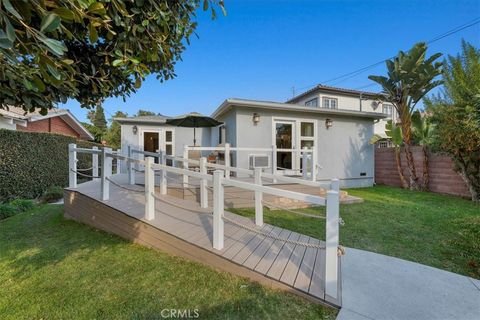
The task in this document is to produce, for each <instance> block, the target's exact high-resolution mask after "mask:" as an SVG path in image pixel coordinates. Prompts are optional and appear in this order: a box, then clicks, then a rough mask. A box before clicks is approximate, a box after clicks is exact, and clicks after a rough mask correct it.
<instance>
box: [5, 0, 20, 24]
mask: <svg viewBox="0 0 480 320" xmlns="http://www.w3.org/2000/svg"><path fill="white" fill-rule="evenodd" d="M2 1H3V6H4V7H5V9H6V10H7V11H8V12H10V13H11V14H13V15H14V16H15V17H16V18H17V19H18V20H22V16H21V15H20V13H18V11H17V10H15V8H14V7H13V6H12V3H11V2H10V0H2Z"/></svg>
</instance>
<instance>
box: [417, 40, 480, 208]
mask: <svg viewBox="0 0 480 320" xmlns="http://www.w3.org/2000/svg"><path fill="white" fill-rule="evenodd" d="M443 79H444V83H445V84H444V90H443V92H441V93H440V94H438V95H436V96H433V97H431V98H428V99H426V100H425V104H426V106H427V110H428V111H429V112H430V113H432V121H434V123H435V124H436V130H435V134H434V147H435V148H436V149H438V150H439V151H441V152H444V153H446V154H448V155H450V156H451V157H452V159H453V162H454V169H455V170H456V171H457V172H458V173H459V174H460V176H461V177H462V178H463V180H464V181H465V183H466V184H467V186H468V188H469V190H470V193H471V195H472V200H473V201H476V202H480V121H478V112H479V107H480V106H479V95H480V50H479V49H478V48H475V47H474V46H472V45H471V44H469V43H467V42H465V41H463V42H462V53H461V54H459V55H457V56H456V57H454V56H449V57H448V59H447V60H446V61H445V70H444V72H443Z"/></svg>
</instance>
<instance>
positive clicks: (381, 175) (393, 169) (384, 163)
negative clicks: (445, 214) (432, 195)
mask: <svg viewBox="0 0 480 320" xmlns="http://www.w3.org/2000/svg"><path fill="white" fill-rule="evenodd" d="M413 157H414V160H415V169H416V170H417V176H418V177H420V179H421V177H422V174H423V154H422V149H421V147H413ZM429 160H430V166H429V180H430V183H429V189H430V191H432V192H437V193H444V194H451V195H456V196H462V197H470V191H468V188H467V185H466V183H465V182H464V181H463V179H462V178H461V177H460V175H459V174H458V173H456V172H455V171H453V169H452V168H453V161H452V160H451V159H450V157H448V156H444V155H439V154H430V156H429ZM406 163H407V162H406V159H405V155H404V153H403V152H402V167H403V169H404V174H405V176H406V179H407V181H408V176H407V170H406ZM375 182H376V183H377V184H383V185H388V186H400V177H399V176H398V171H397V164H396V162H395V151H394V149H393V148H376V149H375Z"/></svg>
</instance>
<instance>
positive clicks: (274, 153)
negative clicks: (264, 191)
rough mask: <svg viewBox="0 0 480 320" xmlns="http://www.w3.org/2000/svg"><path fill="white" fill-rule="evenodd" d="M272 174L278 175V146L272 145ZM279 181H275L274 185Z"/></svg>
mask: <svg viewBox="0 0 480 320" xmlns="http://www.w3.org/2000/svg"><path fill="white" fill-rule="evenodd" d="M272 174H273V175H276V174H277V145H276V144H274V145H272ZM276 182H277V180H276V179H273V183H276Z"/></svg>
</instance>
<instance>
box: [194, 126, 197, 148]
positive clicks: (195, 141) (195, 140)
mask: <svg viewBox="0 0 480 320" xmlns="http://www.w3.org/2000/svg"><path fill="white" fill-rule="evenodd" d="M195 129H196V128H195V127H193V146H194V147H196V146H197V139H196V138H195Z"/></svg>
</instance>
